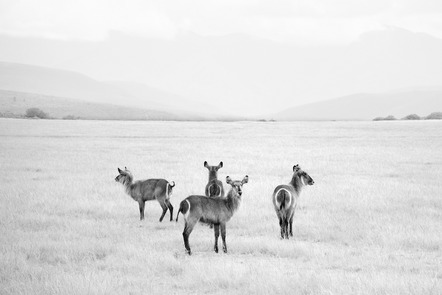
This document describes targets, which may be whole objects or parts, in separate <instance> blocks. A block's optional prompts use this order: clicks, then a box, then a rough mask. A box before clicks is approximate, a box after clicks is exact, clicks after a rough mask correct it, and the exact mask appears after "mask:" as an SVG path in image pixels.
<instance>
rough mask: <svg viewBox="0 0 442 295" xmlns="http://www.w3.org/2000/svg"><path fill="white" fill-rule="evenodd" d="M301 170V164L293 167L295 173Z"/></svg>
mask: <svg viewBox="0 0 442 295" xmlns="http://www.w3.org/2000/svg"><path fill="white" fill-rule="evenodd" d="M299 169H300V168H299V164H296V165H295V166H293V172H295V171H298V170H299Z"/></svg>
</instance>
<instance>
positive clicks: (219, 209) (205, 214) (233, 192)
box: [176, 175, 249, 255]
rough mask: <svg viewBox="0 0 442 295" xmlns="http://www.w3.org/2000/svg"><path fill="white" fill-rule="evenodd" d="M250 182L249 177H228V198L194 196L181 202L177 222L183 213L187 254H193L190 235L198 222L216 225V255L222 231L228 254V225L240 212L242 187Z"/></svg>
mask: <svg viewBox="0 0 442 295" xmlns="http://www.w3.org/2000/svg"><path fill="white" fill-rule="evenodd" d="M248 181H249V177H248V176H247V175H246V176H245V177H244V178H243V180H232V179H231V178H230V177H229V176H227V177H226V183H227V184H230V185H231V188H230V191H229V192H228V193H227V197H223V198H210V197H207V196H200V195H192V196H189V197H187V198H186V199H184V200H182V201H181V203H180V208H179V210H178V214H177V217H176V222H178V216H179V214H180V212H181V213H182V214H183V216H184V221H185V225H184V231H183V239H184V247H185V248H186V252H187V254H189V255H191V254H192V251H191V250H190V246H189V235H190V233H191V232H192V230H193V228H194V227H195V225H196V224H197V222H198V221H199V222H202V223H208V224H213V225H214V230H215V245H214V250H215V252H216V253H218V237H219V231H220V229H221V238H222V240H223V251H224V253H227V245H226V223H227V222H228V221H229V220H230V218H232V216H233V214H234V213H235V212H236V210H238V208H239V206H240V204H241V195H242V186H243V184H244V183H247V182H248Z"/></svg>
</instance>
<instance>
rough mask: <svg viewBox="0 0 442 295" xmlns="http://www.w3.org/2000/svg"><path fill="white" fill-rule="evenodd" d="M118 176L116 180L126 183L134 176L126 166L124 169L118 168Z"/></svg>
mask: <svg viewBox="0 0 442 295" xmlns="http://www.w3.org/2000/svg"><path fill="white" fill-rule="evenodd" d="M118 173H119V174H118V176H117V177H115V181H116V182H119V183H122V184H125V183H126V182H127V181H128V180H132V178H133V176H132V173H131V172H130V171H129V170H128V169H127V167H124V170H121V169H120V168H118Z"/></svg>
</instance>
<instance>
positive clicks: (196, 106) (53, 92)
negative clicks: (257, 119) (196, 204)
mask: <svg viewBox="0 0 442 295" xmlns="http://www.w3.org/2000/svg"><path fill="white" fill-rule="evenodd" d="M0 89H1V90H5V91H17V92H21V93H29V94H33V97H34V99H37V98H38V97H40V98H42V97H46V98H47V97H52V99H51V100H52V101H53V102H54V103H56V104H57V101H56V99H55V98H63V99H77V100H80V101H82V102H83V103H86V102H87V103H96V104H111V105H115V106H122V107H126V108H132V109H135V108H141V109H144V111H143V113H147V112H146V111H147V110H149V112H148V113H149V114H150V115H152V114H154V113H155V112H157V113H161V115H158V116H157V115H154V116H153V117H155V118H157V117H158V118H162V119H171V120H176V119H180V120H210V119H213V120H220V119H225V120H228V119H231V117H230V116H228V115H227V114H217V113H216V111H215V110H214V109H213V107H211V106H208V105H204V104H201V103H198V102H193V101H191V100H188V99H186V98H183V97H181V96H179V95H175V94H171V93H167V92H165V91H161V90H157V89H154V88H151V87H148V86H146V85H143V84H141V83H132V82H121V81H107V82H101V81H96V80H94V79H92V78H90V77H87V76H85V75H83V74H80V73H76V72H73V71H66V70H60V69H55V68H47V67H39V66H32V65H25V64H16V63H7V62H0ZM46 101H47V100H46ZM71 103H73V102H71ZM71 105H72V104H71ZM135 113H137V114H138V115H137V116H136V117H138V116H140V113H139V112H135ZM167 114H169V116H167ZM142 117H143V116H142Z"/></svg>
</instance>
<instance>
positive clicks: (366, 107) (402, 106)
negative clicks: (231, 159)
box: [270, 86, 442, 121]
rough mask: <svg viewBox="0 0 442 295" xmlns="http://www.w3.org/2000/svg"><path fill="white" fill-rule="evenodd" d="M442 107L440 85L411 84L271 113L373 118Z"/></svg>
mask: <svg viewBox="0 0 442 295" xmlns="http://www.w3.org/2000/svg"><path fill="white" fill-rule="evenodd" d="M439 111H442V88H440V87H437V86H436V87H413V88H410V89H405V90H395V91H389V92H386V93H360V94H353V95H348V96H343V97H338V98H334V99H329V100H326V101H321V102H316V103H311V104H306V105H302V106H297V107H292V108H288V109H286V110H283V111H281V112H278V113H276V114H274V115H272V116H270V117H271V118H273V119H276V120H283V121H293V120H372V119H374V118H376V117H386V116H388V115H393V116H395V117H396V118H402V117H405V116H407V115H410V114H418V115H419V116H427V115H429V114H430V113H433V112H439Z"/></svg>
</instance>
